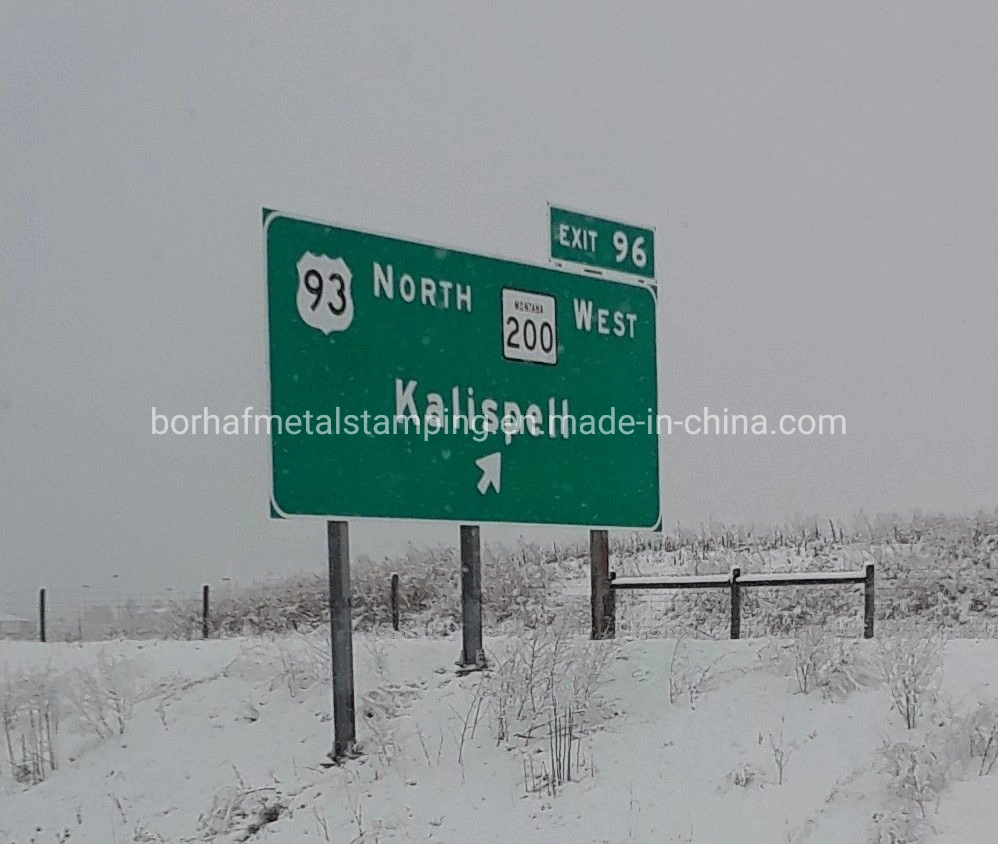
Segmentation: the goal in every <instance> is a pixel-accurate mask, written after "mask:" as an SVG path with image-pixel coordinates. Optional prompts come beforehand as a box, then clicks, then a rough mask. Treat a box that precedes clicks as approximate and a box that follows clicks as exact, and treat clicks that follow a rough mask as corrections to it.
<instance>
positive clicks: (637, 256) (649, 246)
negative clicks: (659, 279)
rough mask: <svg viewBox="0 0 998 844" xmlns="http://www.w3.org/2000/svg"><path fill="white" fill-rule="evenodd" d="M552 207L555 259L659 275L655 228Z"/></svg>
mask: <svg viewBox="0 0 998 844" xmlns="http://www.w3.org/2000/svg"><path fill="white" fill-rule="evenodd" d="M549 207H550V209H551V258H552V260H554V261H567V262H569V263H573V264H582V265H584V266H587V267H598V268H601V269H605V270H615V271H617V272H621V273H627V274H629V275H636V276H639V277H641V278H655V232H654V230H653V229H645V228H641V227H639V226H630V225H627V224H626V223H616V222H614V221H613V220H605V219H603V218H602V217H593V216H591V215H589V214H580V213H578V212H576V211H566V210H565V209H564V208H555V207H554V206H553V205H552V206H549Z"/></svg>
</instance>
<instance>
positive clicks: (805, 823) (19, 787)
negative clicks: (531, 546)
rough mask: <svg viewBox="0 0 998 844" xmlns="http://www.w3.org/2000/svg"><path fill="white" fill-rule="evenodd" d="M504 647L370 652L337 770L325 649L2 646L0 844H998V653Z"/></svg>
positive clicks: (374, 639)
mask: <svg viewBox="0 0 998 844" xmlns="http://www.w3.org/2000/svg"><path fill="white" fill-rule="evenodd" d="M936 645H938V646H939V648H940V651H939V653H935V652H934V648H935V647H936ZM487 647H488V650H489V654H490V663H491V665H490V668H489V670H487V671H486V672H484V673H480V674H470V675H468V676H464V677H459V676H457V675H456V674H455V671H454V661H455V658H456V657H457V655H458V652H459V641H458V640H456V639H454V638H453V637H450V638H425V637H419V638H402V637H400V636H396V635H393V634H391V633H388V634H379V635H371V634H360V635H358V636H357V637H356V640H355V660H356V664H357V667H356V682H357V696H358V701H357V703H358V711H357V722H358V735H359V740H360V744H361V748H362V751H363V755H362V756H361V757H360V758H358V759H355V760H351V761H349V762H347V763H346V764H344V765H343V766H342V767H332V768H326V767H324V766H323V764H322V763H323V762H324V761H326V753H327V751H328V750H329V748H330V743H331V729H332V724H331V722H330V718H329V713H330V694H329V685H328V682H329V673H328V672H329V666H328V657H327V653H328V643H327V641H326V639H325V637H324V635H323V634H322V633H321V632H318V631H317V632H315V633H311V634H307V635H305V634H301V635H298V634H291V635H283V636H272V637H267V638H260V637H255V638H244V637H240V638H229V639H223V640H210V641H204V642H201V641H145V642H128V641H117V642H108V643H88V644H82V645H81V644H65V643H64V644H51V645H42V644H36V643H27V642H2V643H0V695H2V697H0V704H2V705H3V707H4V716H5V718H6V722H7V729H6V737H5V739H4V740H5V742H6V743H7V748H6V750H4V752H3V753H2V754H0V758H2V759H3V764H2V765H0V795H2V797H0V841H2V842H3V844H14V842H16V844H28V842H63V841H85V842H126V841H132V842H149V841H171V842H173V841H176V842H183V841H252V840H261V841H299V840H304V841H309V840H310V841H319V842H324V841H334V842H351V841H352V842H374V841H442V842H462V841H469V840H477V841H576V842H581V841H586V842H588V841H594V842H623V841H675V842H736V841H737V842H757V841H758V842H781V841H787V842H804V841H809V842H843V841H855V842H864V841H885V842H886V841H897V842H901V841H913V840H921V841H940V842H941V841H947V842H961V844H963V843H964V842H991V841H994V840H995V833H994V830H995V829H996V828H998V800H996V799H995V797H996V795H998V770H990V769H991V768H992V767H993V768H996V769H998V765H995V764H994V755H995V752H996V751H998V748H996V747H995V743H996V742H998V737H996V729H998V707H996V705H995V701H996V699H998V687H996V684H998V642H996V641H974V640H967V639H950V640H948V641H945V642H944V641H943V640H936V639H928V640H921V641H919V640H918V639H916V638H913V637H910V636H909V637H904V636H901V637H892V638H891V639H885V640H884V641H883V642H877V641H873V642H863V641H855V640H847V639H833V638H831V637H829V636H827V635H826V634H822V633H821V632H820V631H818V630H816V629H811V630H810V631H805V632H804V633H802V634H801V635H799V636H798V637H796V638H791V639H782V640H781V639H775V638H769V639H752V640H742V641H738V642H729V641H710V640H702V639H698V640H688V639H681V640H679V641H678V642H677V641H676V640H674V639H673V640H630V641H628V640H619V641H614V642H598V643H590V642H589V641H587V640H586V639H584V638H581V637H579V636H577V635H574V634H572V635H570V634H568V633H562V632H560V628H559V627H558V626H557V625H555V626H550V627H544V628H542V629H540V630H537V631H527V632H525V633H524V634H523V635H521V636H516V637H509V638H492V639H489V640H487ZM892 678H893V679H892ZM804 687H806V689H807V691H806V692H805V691H803V688H804ZM892 688H893V690H894V692H897V691H899V690H900V691H902V692H905V691H906V692H907V693H908V694H909V703H910V704H911V705H912V706H913V707H914V709H913V712H912V716H913V719H914V722H915V723H914V727H913V728H912V729H908V728H907V726H906V723H905V717H904V713H903V711H901V710H903V709H904V708H905V704H904V697H903V694H902V696H901V699H900V700H898V699H897V698H896V695H895V694H892ZM912 695H914V696H915V697H917V699H916V700H911V696H912ZM897 704H900V707H899V706H898V705H897ZM46 712H48V715H49V717H48V719H47V720H48V725H47V729H46V727H45V726H43V725H44V724H45V722H46V718H45V713H46ZM555 716H557V718H558V719H559V720H558V723H557V725H556V724H555V721H554V719H555ZM569 722H571V725H570V726H569ZM552 734H553V736H552ZM49 736H50V737H51V740H49ZM8 754H10V755H11V756H12V757H13V759H14V760H15V762H19V763H20V766H19V767H14V766H12V765H10V764H9V760H8V759H7V756H8ZM989 771H990V772H989ZM15 777H16V779H15ZM35 779H37V780H41V781H39V782H32V780H35Z"/></svg>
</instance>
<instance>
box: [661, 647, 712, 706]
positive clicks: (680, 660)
mask: <svg viewBox="0 0 998 844" xmlns="http://www.w3.org/2000/svg"><path fill="white" fill-rule="evenodd" d="M722 659H723V657H718V658H716V659H714V660H711V661H710V662H705V661H702V660H696V659H693V657H692V656H691V654H690V650H689V647H688V644H687V642H686V640H685V638H683V637H682V636H680V637H679V638H678V639H676V643H675V645H673V647H672V656H671V657H670V658H669V703H676V702H677V701H678V700H688V701H689V705H690V709H696V705H697V700H699V699H700V696H701V695H702V694H703V693H704V691H705V689H706V687H707V685H708V683H709V682H710V681H711V680H712V679H713V677H714V669H715V668H716V667H717V664H718V663H719V662H720V661H721V660H722Z"/></svg>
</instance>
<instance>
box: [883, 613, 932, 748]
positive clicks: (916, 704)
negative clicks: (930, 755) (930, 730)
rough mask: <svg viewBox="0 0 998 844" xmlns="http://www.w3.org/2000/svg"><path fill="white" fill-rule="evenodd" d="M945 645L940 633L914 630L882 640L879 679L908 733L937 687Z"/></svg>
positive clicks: (899, 632) (907, 629)
mask: <svg viewBox="0 0 998 844" xmlns="http://www.w3.org/2000/svg"><path fill="white" fill-rule="evenodd" d="M944 645H945V642H944V640H943V638H942V637H941V636H940V635H939V634H938V633H930V634H928V635H922V633H921V632H920V631H918V630H916V629H914V628H911V627H909V628H906V629H901V630H898V631H897V632H896V633H894V634H893V635H891V636H888V637H886V638H883V639H881V640H880V643H879V647H878V651H877V656H876V662H877V667H878V668H879V671H880V678H881V680H882V681H883V684H884V686H885V687H886V689H887V691H888V692H889V693H890V696H891V704H892V707H893V709H895V710H896V711H897V713H898V714H899V715H900V716H901V718H902V719H903V720H904V723H905V726H907V728H908V729H909V730H911V729H914V727H915V725H916V723H917V722H918V717H919V715H920V714H921V713H922V712H923V710H924V708H925V704H926V703H927V702H928V701H929V700H930V699H931V698H932V697H933V695H934V693H935V691H936V689H937V687H938V684H939V681H940V678H939V673H940V669H941V668H942V658H943V647H944Z"/></svg>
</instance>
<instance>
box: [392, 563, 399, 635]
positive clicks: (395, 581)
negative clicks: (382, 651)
mask: <svg viewBox="0 0 998 844" xmlns="http://www.w3.org/2000/svg"><path fill="white" fill-rule="evenodd" d="M391 603H392V630H394V631H395V632H396V633H397V632H398V629H399V576H398V575H397V574H393V575H392V591H391Z"/></svg>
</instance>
